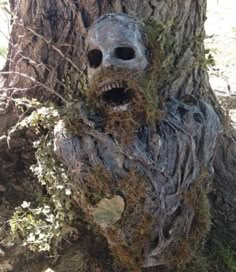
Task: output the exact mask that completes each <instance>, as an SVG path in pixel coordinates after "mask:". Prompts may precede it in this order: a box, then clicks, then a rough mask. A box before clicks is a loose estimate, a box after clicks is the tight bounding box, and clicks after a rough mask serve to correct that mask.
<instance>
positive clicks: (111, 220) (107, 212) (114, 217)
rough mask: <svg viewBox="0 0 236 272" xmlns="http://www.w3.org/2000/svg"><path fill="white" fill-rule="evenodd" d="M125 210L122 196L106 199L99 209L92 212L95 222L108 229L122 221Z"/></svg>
mask: <svg viewBox="0 0 236 272" xmlns="http://www.w3.org/2000/svg"><path fill="white" fill-rule="evenodd" d="M124 209H125V201H124V199H123V198H122V197H121V196H118V195H116V196H114V197H113V198H111V199H108V198H104V199H102V200H101V201H100V202H99V203H98V204H97V207H96V208H94V209H93V210H92V215H93V217H94V221H95V222H96V223H97V224H99V225H100V226H102V227H108V226H111V225H113V224H115V223H116V222H117V221H119V220H120V219H121V216H122V213H123V212H124Z"/></svg>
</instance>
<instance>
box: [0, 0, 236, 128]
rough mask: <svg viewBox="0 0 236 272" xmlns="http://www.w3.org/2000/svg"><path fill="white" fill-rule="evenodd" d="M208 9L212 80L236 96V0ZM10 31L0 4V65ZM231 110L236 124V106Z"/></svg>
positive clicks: (216, 1)
mask: <svg viewBox="0 0 236 272" xmlns="http://www.w3.org/2000/svg"><path fill="white" fill-rule="evenodd" d="M0 1H1V0H0ZM207 10H208V12H207V17H208V19H207V21H206V23H205V28H206V34H207V36H208V37H209V38H207V39H206V42H205V43H206V48H209V49H210V50H211V54H212V55H213V57H214V60H215V66H214V67H211V68H210V69H209V74H210V83H211V86H212V88H213V89H214V91H215V93H216V95H217V96H218V97H220V98H222V97H227V98H229V99H232V100H236V1H235V0H208V8H207ZM9 32H10V27H9V16H8V15H7V13H6V12H5V11H4V10H3V9H1V8H0V69H1V68H2V67H3V66H4V63H5V56H6V53H7V46H8V39H7V37H8V36H9ZM234 104H236V103H234ZM230 114H231V116H232V118H233V120H234V122H235V124H234V125H236V106H235V107H233V109H231V111H230Z"/></svg>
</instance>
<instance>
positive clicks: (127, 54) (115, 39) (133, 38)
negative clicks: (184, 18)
mask: <svg viewBox="0 0 236 272" xmlns="http://www.w3.org/2000/svg"><path fill="white" fill-rule="evenodd" d="M86 47H87V58H88V79H89V84H90V85H91V84H94V79H95V78H96V84H97V86H98V88H99V90H98V92H99V93H100V94H101V96H100V97H101V98H102V100H103V102H106V103H107V104H109V105H112V106H122V105H125V104H127V103H128V102H129V100H131V96H132V94H131V91H129V90H128V85H127V82H125V80H123V79H116V77H115V74H116V72H117V71H119V72H121V71H122V70H123V71H126V73H127V71H128V73H129V71H130V72H139V73H140V72H142V71H144V70H145V68H146V67H147V65H148V61H147V56H146V48H145V45H144V40H143V35H142V32H141V28H140V24H139V23H138V22H137V21H136V20H135V19H134V18H132V17H130V16H128V15H126V14H120V13H117V14H108V15H105V16H103V17H101V18H100V19H98V20H97V21H96V22H95V23H94V24H93V25H92V27H91V28H90V30H89V32H88V37H87V41H86ZM106 71H107V73H106ZM112 71H113V72H112ZM101 72H103V73H102V74H103V76H102V77H100V78H99V76H100V74H101ZM112 73H113V75H111V74H112ZM108 74H110V76H108ZM104 75H105V76H104ZM98 78H99V79H98Z"/></svg>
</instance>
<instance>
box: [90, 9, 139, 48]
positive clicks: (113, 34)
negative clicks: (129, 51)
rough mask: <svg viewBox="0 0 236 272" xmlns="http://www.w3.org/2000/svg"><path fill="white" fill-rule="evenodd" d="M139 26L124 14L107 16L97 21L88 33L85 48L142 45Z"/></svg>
mask: <svg viewBox="0 0 236 272" xmlns="http://www.w3.org/2000/svg"><path fill="white" fill-rule="evenodd" d="M142 42H143V38H142V32H141V26H140V24H139V23H138V22H137V21H136V20H135V19H134V18H132V17H130V16H128V15H126V14H108V15H105V16H103V17H101V18H100V19H99V20H97V21H96V22H95V23H94V24H93V26H92V27H91V28H90V30H89V32H88V38H87V46H88V47H90V46H92V45H93V44H96V45H98V46H106V45H110V44H111V43H121V44H122V43H124V44H125V43H132V44H135V43H142Z"/></svg>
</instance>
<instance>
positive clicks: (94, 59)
mask: <svg viewBox="0 0 236 272" xmlns="http://www.w3.org/2000/svg"><path fill="white" fill-rule="evenodd" d="M87 58H88V62H89V66H90V67H91V68H98V67H99V66H100V65H101V64H102V59H103V55H102V51H101V50H99V49H92V50H90V51H89V52H88V53H87Z"/></svg>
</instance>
